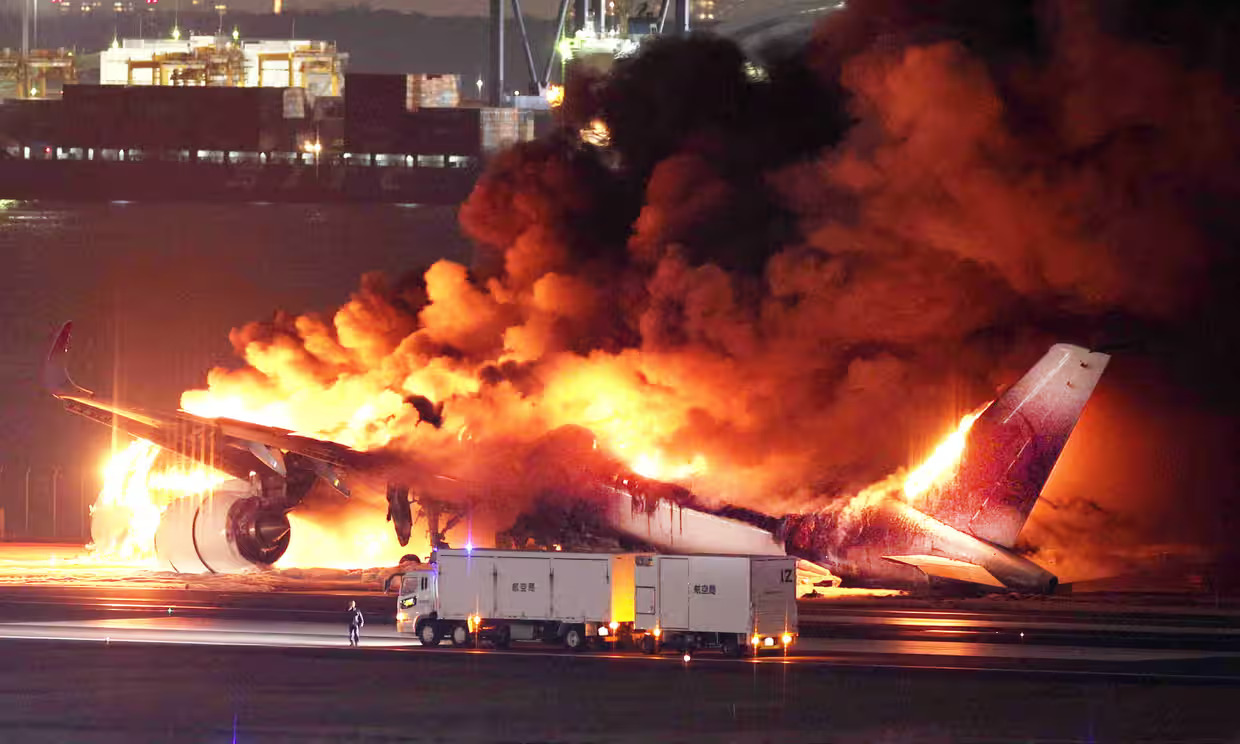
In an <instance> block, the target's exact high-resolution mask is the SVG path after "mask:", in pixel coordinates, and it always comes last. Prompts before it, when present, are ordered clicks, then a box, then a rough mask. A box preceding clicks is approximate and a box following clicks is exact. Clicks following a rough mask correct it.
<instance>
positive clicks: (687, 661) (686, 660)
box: [684, 654, 691, 664]
mask: <svg viewBox="0 0 1240 744" xmlns="http://www.w3.org/2000/svg"><path fill="white" fill-rule="evenodd" d="M690 658H691V657H690V656H689V654H685V656H684V659H685V663H686V664H688V663H689V659H690Z"/></svg>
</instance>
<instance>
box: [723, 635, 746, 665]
mask: <svg viewBox="0 0 1240 744" xmlns="http://www.w3.org/2000/svg"><path fill="white" fill-rule="evenodd" d="M721 645H722V646H723V655H724V656H731V657H732V658H733V659H739V658H741V642H740V640H738V639H737V637H736V636H735V635H732V634H728V635H726V636H724V637H723V643H722V644H721Z"/></svg>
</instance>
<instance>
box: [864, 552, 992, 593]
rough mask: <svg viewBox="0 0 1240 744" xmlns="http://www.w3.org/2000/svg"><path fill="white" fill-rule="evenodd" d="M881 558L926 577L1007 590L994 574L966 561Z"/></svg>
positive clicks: (928, 556) (906, 556)
mask: <svg viewBox="0 0 1240 744" xmlns="http://www.w3.org/2000/svg"><path fill="white" fill-rule="evenodd" d="M883 558H885V559H886V560H889V561H893V562H895V563H903V564H904V565H906V566H913V567H914V568H918V569H920V570H921V572H922V573H924V574H926V575H927V576H934V577H936V578H940V579H951V580H953V581H963V582H967V583H970V584H981V585H982V586H993V587H996V588H998V589H1006V588H1007V587H1006V586H1005V585H1004V583H1003V582H1002V581H999V580H998V579H996V578H995V577H994V574H992V573H990V572H989V571H987V570H986V569H985V568H982V567H981V566H979V565H977V564H976V563H969V562H968V561H960V560H956V559H955V558H945V557H944V556H941V555H885V556H883Z"/></svg>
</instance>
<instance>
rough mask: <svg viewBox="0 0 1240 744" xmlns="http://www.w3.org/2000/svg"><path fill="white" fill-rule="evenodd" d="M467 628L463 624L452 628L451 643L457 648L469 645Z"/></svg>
mask: <svg viewBox="0 0 1240 744" xmlns="http://www.w3.org/2000/svg"><path fill="white" fill-rule="evenodd" d="M469 640H470V638H469V629H468V628H466V627H465V626H464V625H457V626H454V627H453V628H452V645H453V646H456V647H457V648H463V647H465V646H468V645H469Z"/></svg>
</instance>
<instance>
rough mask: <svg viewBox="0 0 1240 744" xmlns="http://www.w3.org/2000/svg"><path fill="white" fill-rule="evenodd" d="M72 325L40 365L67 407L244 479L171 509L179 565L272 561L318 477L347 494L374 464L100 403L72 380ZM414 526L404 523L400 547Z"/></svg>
mask: <svg viewBox="0 0 1240 744" xmlns="http://www.w3.org/2000/svg"><path fill="white" fill-rule="evenodd" d="M72 328H73V324H72V323H65V324H64V326H63V327H61V329H60V332H59V333H58V334H57V335H56V339H55V341H54V342H53V343H52V348H51V350H50V351H49V352H48V355H47V359H46V362H45V364H44V368H43V383H44V385H45V386H46V388H47V389H48V391H49V392H50V393H51V394H52V395H54V396H55V397H57V398H59V399H60V400H62V401H64V404H65V408H67V409H68V410H69V411H70V412H72V413H76V414H78V415H81V416H84V417H86V418H89V419H91V420H93V421H97V422H99V423H102V424H105V425H108V426H116V427H118V428H120V429H121V430H123V431H125V432H127V433H129V434H132V435H133V436H135V437H139V438H141V439H145V440H147V441H150V442H152V443H154V444H155V445H157V446H159V447H161V448H163V449H164V450H167V451H169V452H173V453H176V454H177V455H179V456H181V457H184V458H187V459H189V460H192V461H194V462H197V463H201V464H202V465H205V466H207V467H209V468H212V469H215V470H219V471H221V472H224V473H226V474H228V475H230V476H232V477H233V478H235V479H237V481H238V482H240V483H237V482H234V485H233V486H232V487H230V488H222V489H217V492H216V493H214V494H212V495H211V496H209V497H207V496H200V497H193V498H190V497H187V498H184V499H180V500H179V501H178V502H174V503H173V505H172V506H171V507H169V509H167V510H166V511H165V513H164V515H163V517H162V518H161V521H160V526H159V530H158V531H157V533H156V540H155V543H156V545H155V547H156V553H157V555H158V557H159V558H160V559H161V560H162V561H163V562H165V563H167V564H169V565H171V566H172V567H173V568H174V570H178V571H185V572H201V571H215V572H225V571H234V570H239V569H244V568H249V567H251V566H253V565H256V564H257V565H267V564H271V563H274V562H275V561H276V560H277V559H279V557H280V556H281V555H283V553H284V551H285V550H286V549H287V547H288V541H289V523H288V517H287V513H288V511H289V510H291V509H293V508H295V507H296V506H298V505H299V504H300V503H301V502H302V500H303V499H304V498H305V496H306V494H307V493H309V491H310V489H311V488H312V487H314V486H315V485H316V484H318V483H325V484H327V485H328V486H330V487H331V488H333V489H335V490H336V491H338V492H339V493H340V494H341V495H343V496H344V497H346V498H347V497H348V496H349V495H350V489H349V487H348V486H347V485H346V475H354V474H356V473H357V472H358V471H360V470H364V469H365V468H367V467H368V466H369V465H370V464H371V463H370V461H369V460H368V458H367V456H366V455H365V453H362V452H357V451H356V450H353V449H350V448H349V447H345V446H343V445H340V444H336V443H333V442H324V441H321V440H318V439H311V438H309V437H303V436H298V435H297V434H294V433H293V432H290V431H287V430H284V429H277V428H273V427H268V426H259V425H257V424H252V423H249V422H246V421H236V420H232V419H208V418H203V417H200V416H194V415H193V414H190V413H186V412H185V411H176V412H172V413H163V412H151V411H142V410H135V409H130V408H125V407H122V406H119V405H116V404H115V403H114V402H112V401H108V400H104V399H101V398H99V397H97V396H96V395H95V394H94V393H93V392H91V391H90V390H87V389H85V388H83V387H81V386H79V385H77V384H76V383H74V382H73V380H72V379H71V378H70V377H69V373H68V370H67V368H66V365H65V361H66V359H67V356H68V351H69V337H70V334H71V331H72ZM245 484H248V485H245ZM406 509H407V505H406ZM410 527H411V525H409V524H408V523H407V522H404V521H403V520H398V536H399V537H401V538H402V542H401V544H402V545H403V544H405V542H407V541H408V539H409V529H410ZM402 532H403V534H402Z"/></svg>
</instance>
